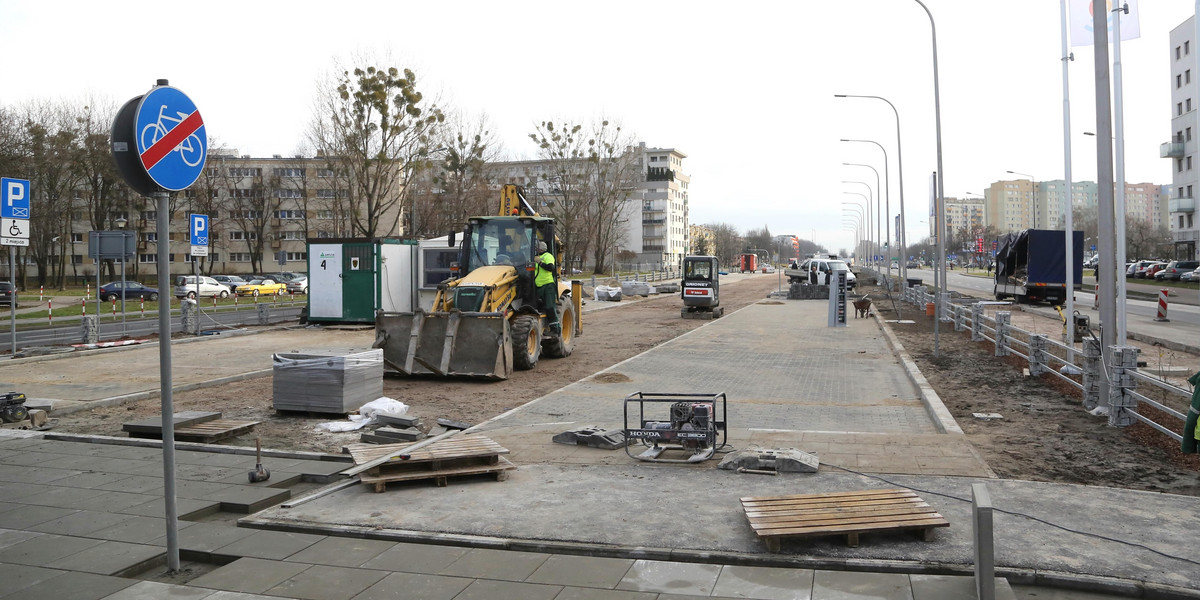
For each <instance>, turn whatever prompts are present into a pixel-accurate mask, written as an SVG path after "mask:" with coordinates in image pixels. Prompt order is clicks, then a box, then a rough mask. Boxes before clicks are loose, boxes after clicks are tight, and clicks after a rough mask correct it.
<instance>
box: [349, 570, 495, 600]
mask: <svg viewBox="0 0 1200 600" xmlns="http://www.w3.org/2000/svg"><path fill="white" fill-rule="evenodd" d="M472 581H474V580H473V579H470V578H465V577H445V576H442V575H427V574H423V573H392V574H391V575H388V576H387V577H384V578H383V579H382V580H381V581H380V582H379V583H376V584H375V585H373V586H371V587H369V588H367V589H366V590H364V591H363V592H362V593H361V594H359V595H357V596H355V597H354V600H395V599H396V598H420V599H421V600H451V599H452V598H454V597H456V596H458V594H459V593H460V592H462V591H463V590H464V589H466V588H467V586H468V585H470V584H471V582H472Z"/></svg>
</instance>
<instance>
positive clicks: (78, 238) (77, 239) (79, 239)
mask: <svg viewBox="0 0 1200 600" xmlns="http://www.w3.org/2000/svg"><path fill="white" fill-rule="evenodd" d="M71 241H72V242H82V241H83V234H82V233H72V234H71Z"/></svg>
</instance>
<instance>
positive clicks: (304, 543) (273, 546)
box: [213, 530, 325, 560]
mask: <svg viewBox="0 0 1200 600" xmlns="http://www.w3.org/2000/svg"><path fill="white" fill-rule="evenodd" d="M253 531H254V533H253V534H252V535H249V536H246V537H244V538H242V539H240V540H238V541H236V542H233V543H232V544H227V545H225V546H221V547H220V548H217V549H216V550H214V551H213V553H214V554H223V555H227V556H248V557H251V558H263V559H268V560H283V559H285V558H287V557H289V556H291V555H293V554H295V553H297V552H299V551H301V550H303V549H305V548H307V547H309V546H311V545H313V544H315V543H317V542H319V541H321V540H324V539H325V536H323V535H313V534H309V533H289V532H286V531H262V530H253Z"/></svg>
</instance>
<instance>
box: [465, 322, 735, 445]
mask: <svg viewBox="0 0 1200 600" xmlns="http://www.w3.org/2000/svg"><path fill="white" fill-rule="evenodd" d="M755 304H757V302H752V303H750V304H747V305H746V306H743V307H742V308H739V309H737V310H735V311H733V312H731V313H729V314H728V315H725V316H724V317H721V318H722V319H724V318H726V317H728V316H730V315H734V314H737V313H739V312H741V311H743V310H746V309H747V308H750V307H751V306H754V305H755ZM715 322H716V320H713V321H704V322H703V324H702V325H700V327H697V328H695V329H693V330H691V331H688V332H685V333H683V334H682V335H679V336H676V337H675V338H672V339H670V340H667V341H666V342H664V343H662V344H659V345H658V346H655V347H653V348H649V349H646V350H644V351H642V352H640V353H638V354H635V355H633V356H630V357H629V358H627V359H625V360H623V361H621V362H619V363H617V364H615V365H612V366H611V367H607V368H605V369H601V370H599V371H596V372H595V373H592V374H591V375H588V376H587V377H584V378H582V379H580V380H579V381H575V382H572V383H568V384H567V385H564V386H562V387H560V388H558V389H556V390H554V391H552V392H550V393H548V394H544V395H542V396H538V397H537V398H534V399H533V400H530V401H529V402H526V403H525V404H522V405H521V406H518V407H516V408H514V409H511V410H508V411H505V412H503V413H501V414H498V415H496V416H494V417H492V418H490V419H488V420H486V421H483V422H482V423H476V424H475V425H472V426H471V427H470V428H468V429H466V430H465V431H467V432H472V433H474V432H477V431H479V430H480V428H482V427H483V426H485V425H488V424H489V423H492V422H494V421H499V420H500V419H504V418H506V417H509V416H511V415H514V414H516V413H518V412H520V411H522V410H525V409H526V408H527V407H530V406H533V405H534V404H537V403H538V402H541V401H542V400H544V399H545V398H548V397H550V396H553V395H555V394H558V393H560V392H563V391H565V390H568V389H571V388H572V387H574V386H577V385H580V384H581V383H582V382H583V381H585V380H587V379H590V378H592V377H595V376H596V375H598V374H600V373H605V372H608V371H612V370H614V369H617V368H618V367H620V366H621V365H623V364H625V363H627V362H630V361H633V360H636V359H638V358H641V357H642V355H644V354H646V353H648V352H651V351H653V350H656V349H658V348H662V347H663V346H667V345H669V344H674V343H675V342H676V340H681V339H683V338H685V337H687V336H689V335H691V334H693V333H695V332H696V331H699V330H700V328H701V327H705V326H706V325H709V324H711V323H715Z"/></svg>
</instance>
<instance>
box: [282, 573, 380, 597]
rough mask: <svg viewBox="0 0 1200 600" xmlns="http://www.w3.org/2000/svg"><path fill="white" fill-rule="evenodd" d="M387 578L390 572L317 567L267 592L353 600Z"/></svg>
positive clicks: (285, 595) (290, 595) (287, 595)
mask: <svg viewBox="0 0 1200 600" xmlns="http://www.w3.org/2000/svg"><path fill="white" fill-rule="evenodd" d="M385 576H387V572H386V571H374V570H371V569H353V568H349V567H330V566H326V565H313V566H312V567H309V568H308V569H305V570H304V571H301V572H300V573H297V574H295V575H293V576H291V577H289V578H288V580H287V581H284V582H283V583H280V584H279V585H277V586H275V587H273V588H271V589H269V590H267V591H266V592H265V593H266V594H267V595H268V596H284V597H287V598H303V599H304V600H350V598H352V597H354V596H355V595H356V594H358V593H359V592H361V591H363V590H365V589H367V588H369V587H371V586H372V585H374V584H375V583H377V582H378V581H379V580H380V579H383V578H384V577H385Z"/></svg>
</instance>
